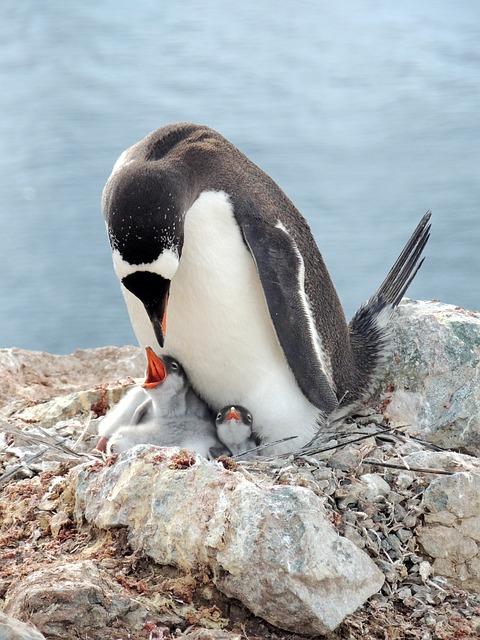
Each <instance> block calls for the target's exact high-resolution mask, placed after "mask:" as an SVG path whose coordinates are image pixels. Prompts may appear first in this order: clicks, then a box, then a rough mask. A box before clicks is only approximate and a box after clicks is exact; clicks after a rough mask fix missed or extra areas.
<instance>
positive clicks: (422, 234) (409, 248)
mask: <svg viewBox="0 0 480 640" xmlns="http://www.w3.org/2000/svg"><path fill="white" fill-rule="evenodd" d="M431 216H432V213H431V211H427V213H426V214H425V215H424V216H423V218H422V219H421V220H420V222H419V223H418V225H417V228H416V229H415V231H414V232H413V234H412V236H411V237H410V240H409V241H408V242H407V244H406V245H405V247H404V248H403V251H402V253H401V254H400V255H399V256H398V258H397V260H396V262H395V264H394V265H393V267H392V268H391V269H390V271H389V272H388V275H387V277H386V278H385V280H384V281H383V282H382V284H381V285H380V287H379V289H378V291H377V293H376V294H375V295H376V296H378V297H382V298H384V299H385V300H386V301H388V302H389V303H390V304H391V305H392V306H393V307H396V306H397V305H398V304H399V302H400V300H401V299H402V298H403V296H404V294H405V292H406V290H407V289H408V287H409V286H410V284H411V282H412V280H413V279H414V277H415V276H416V275H417V272H418V270H419V269H420V267H421V266H422V264H423V260H424V259H422V260H420V262H419V258H420V256H421V255H422V252H423V250H424V248H425V245H426V244H427V242H428V239H429V238H430V228H431V226H432V225H431V223H430V218H431ZM367 304H368V303H367Z"/></svg>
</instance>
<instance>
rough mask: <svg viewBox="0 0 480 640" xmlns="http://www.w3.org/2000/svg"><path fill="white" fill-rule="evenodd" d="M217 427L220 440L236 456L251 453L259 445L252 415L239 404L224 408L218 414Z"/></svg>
mask: <svg viewBox="0 0 480 640" xmlns="http://www.w3.org/2000/svg"><path fill="white" fill-rule="evenodd" d="M215 426H216V428H217V437H218V439H219V440H220V441H221V442H222V443H223V444H224V445H225V446H226V447H227V448H228V449H229V450H230V452H231V454H232V455H234V456H238V455H240V454H242V453H244V452H245V451H249V450H250V449H253V448H255V447H256V446H257V444H258V443H257V442H256V439H255V436H254V435H253V433H252V428H253V419H252V414H251V413H250V411H248V409H245V407H242V406H240V405H238V404H237V405H227V406H226V407H223V409H221V410H220V411H219V412H218V413H217V417H216V418H215ZM212 453H213V452H212Z"/></svg>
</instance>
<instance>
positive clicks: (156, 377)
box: [142, 347, 167, 389]
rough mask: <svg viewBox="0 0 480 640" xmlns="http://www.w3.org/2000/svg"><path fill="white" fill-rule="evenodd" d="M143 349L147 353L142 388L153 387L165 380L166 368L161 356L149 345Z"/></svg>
mask: <svg viewBox="0 0 480 640" xmlns="http://www.w3.org/2000/svg"><path fill="white" fill-rule="evenodd" d="M145 351H146V353H147V374H146V376H145V382H144V383H143V385H142V386H143V388H144V389H154V388H155V387H158V385H159V384H162V382H163V381H164V380H165V378H166V377H167V370H166V368H165V365H164V364H163V361H162V360H161V358H159V356H157V354H156V353H155V351H154V350H153V349H152V348H151V347H147V348H146V349H145Z"/></svg>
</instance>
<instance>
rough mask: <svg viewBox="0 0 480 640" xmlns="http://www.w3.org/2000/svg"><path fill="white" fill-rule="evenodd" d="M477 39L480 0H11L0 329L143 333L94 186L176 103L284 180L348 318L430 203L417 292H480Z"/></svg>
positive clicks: (1, 14) (5, 333) (1, 101)
mask: <svg viewBox="0 0 480 640" xmlns="http://www.w3.org/2000/svg"><path fill="white" fill-rule="evenodd" d="M479 43H480V3H479V2H478V0H463V1H462V2H459V3H454V2H451V1H450V0H448V1H447V0H445V1H438V2H418V1H417V0H416V1H409V2H405V1H404V2H401V3H400V2H393V0H392V1H388V2H387V1H380V0H355V2H345V1H340V2H328V1H326V0H321V1H320V0H311V1H301V2H299V1H298V0H296V1H295V2H294V1H293V0H288V1H284V2H277V1H275V0H255V1H249V0H244V1H243V2H238V0H235V1H234V0H222V1H220V0H217V1H216V2H213V1H208V0H203V1H196V0H182V2H173V1H172V2H166V1H165V2H162V1H161V0H137V2H126V1H123V0H115V1H103V2H102V1H100V2H94V1H93V0H87V1H86V2H81V3H80V2H76V3H73V2H64V1H63V0H62V1H60V0H56V1H54V0H42V2H39V1H38V0H23V2H17V1H14V0H3V2H2V3H1V7H0V223H1V233H0V256H1V257H0V260H1V272H0V304H1V315H0V346H14V345H15V346H21V347H28V348H34V349H46V350H50V351H54V352H68V351H71V350H73V349H75V348H77V347H88V346H97V345H103V344H112V343H113V344H122V343H125V342H132V341H133V340H134V338H133V335H132V333H131V329H130V326H129V323H128V318H127V315H126V312H125V310H124V306H123V301H122V299H121V295H120V292H119V289H118V285H117V282H116V279H115V277H114V275H113V272H112V269H111V264H110V252H109V248H108V246H107V241H106V237H105V231H104V226H103V221H102V218H101V215H100V210H99V200H100V193H101V190H102V187H103V184H104V182H105V179H106V178H107V176H108V174H109V172H110V169H111V166H112V164H113V162H114V161H115V159H116V158H117V156H118V155H119V153H120V152H121V151H122V150H123V149H124V148H125V147H127V146H129V145H130V144H132V143H133V142H135V141H136V140H137V139H139V138H140V137H142V136H143V135H145V134H146V133H147V132H149V131H150V130H152V129H155V128H157V127H159V126H161V125H163V124H165V123H167V122H172V121H178V120H191V121H194V122H201V123H205V124H208V125H210V126H212V127H214V128H216V129H218V130H219V131H220V132H221V133H223V134H224V135H225V136H226V137H228V138H229V139H230V140H232V141H233V142H234V143H235V144H236V145H237V146H238V147H240V149H241V150H242V151H243V152H245V153H246V154H247V155H248V156H249V157H250V158H252V159H253V160H254V161H255V162H256V163H257V164H259V165H260V166H261V167H262V168H263V169H265V170H266V171H267V172H268V173H269V174H270V175H271V176H272V177H273V178H274V179H275V180H276V181H277V182H278V183H279V184H280V185H281V186H282V187H283V189H284V190H285V191H286V193H287V194H288V195H289V196H290V197H291V198H292V200H293V201H294V202H295V204H296V205H297V206H298V207H299V208H300V210H301V211H302V212H303V214H304V215H305V216H306V217H307V219H308V220H309V222H310V224H311V225H312V228H313V230H314V233H315V236H316V238H317V241H318V244H319V246H320V249H321V251H322V253H323V255H324V257H325V260H326V262H327V265H328V267H329V269H330V272H331V274H332V277H333V280H334V282H335V284H336V286H337V289H338V291H339V294H340V297H341V299H342V301H343V303H344V305H345V308H346V311H347V314H348V315H351V314H352V312H353V311H354V310H355V308H356V307H357V306H358V305H359V304H360V302H362V300H363V299H365V298H367V297H368V295H369V294H370V293H372V292H373V291H374V289H375V288H376V286H377V285H378V284H379V283H380V281H381V280H382V279H383V277H384V275H385V273H386V271H387V269H388V267H389V266H390V264H391V263H392V261H393V260H394V258H395V257H396V254H397V253H398V251H399V250H400V248H401V245H402V243H403V242H404V241H405V240H406V238H407V236H408V235H409V233H410V232H411V230H412V229H413V227H414V225H415V223H416V221H417V220H418V219H419V218H420V216H421V215H422V214H423V213H424V212H425V210H427V209H429V208H431V209H432V210H433V213H434V219H433V224H434V232H433V235H432V239H431V242H430V245H429V247H428V251H427V261H426V263H425V265H424V267H423V269H422V271H421V272H420V274H419V276H418V278H417V281H416V282H415V284H414V286H413V287H412V288H411V295H412V296H415V297H422V298H440V299H442V300H445V301H448V302H453V303H456V304H461V305H465V306H467V307H471V308H477V309H478V308H479V307H480V277H479V276H480V252H479V247H480V44H479Z"/></svg>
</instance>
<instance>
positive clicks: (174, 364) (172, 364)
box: [170, 360, 179, 371]
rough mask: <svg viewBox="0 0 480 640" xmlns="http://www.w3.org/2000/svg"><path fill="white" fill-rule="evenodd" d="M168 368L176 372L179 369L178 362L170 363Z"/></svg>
mask: <svg viewBox="0 0 480 640" xmlns="http://www.w3.org/2000/svg"><path fill="white" fill-rule="evenodd" d="M170 366H171V367H172V371H178V369H179V365H178V362H175V360H172V361H171V363H170Z"/></svg>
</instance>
